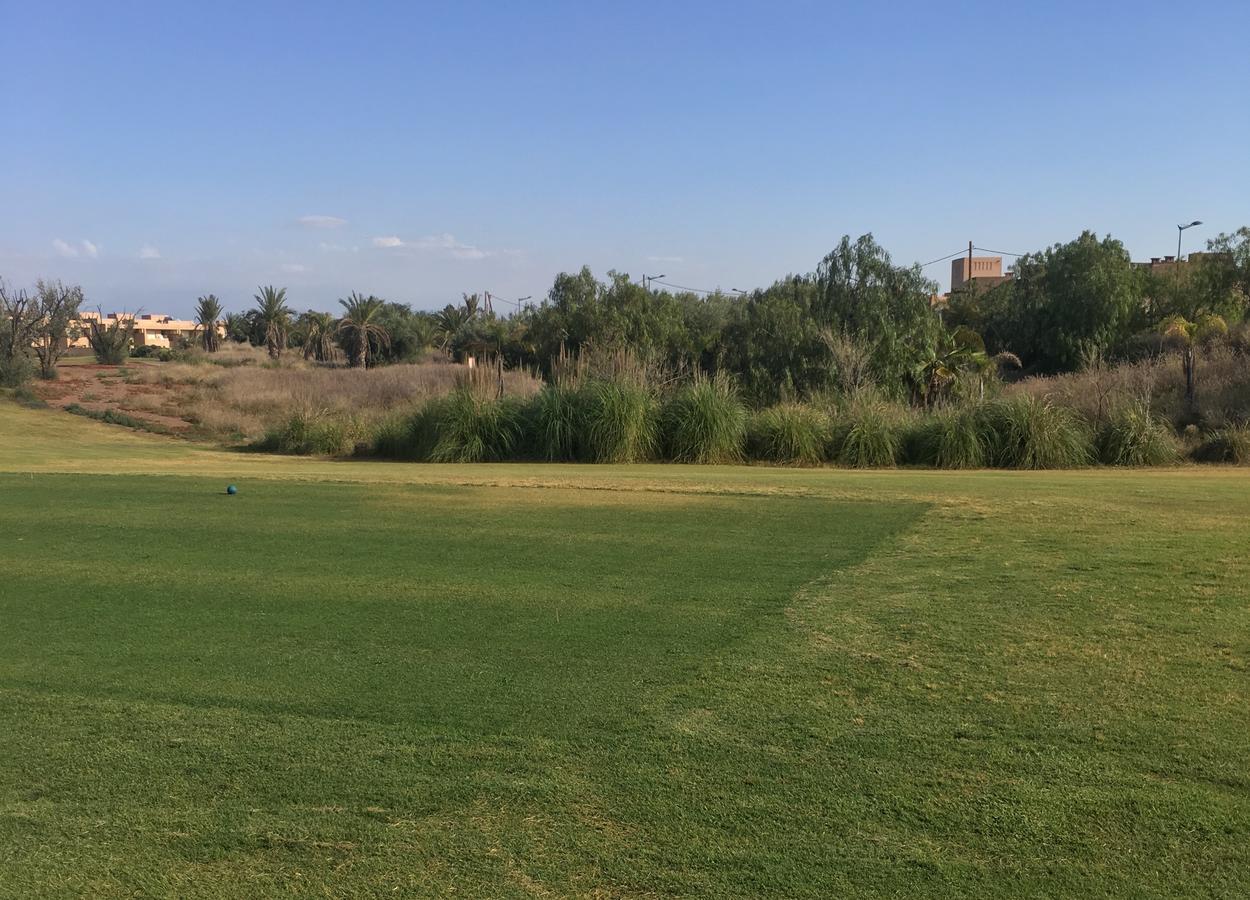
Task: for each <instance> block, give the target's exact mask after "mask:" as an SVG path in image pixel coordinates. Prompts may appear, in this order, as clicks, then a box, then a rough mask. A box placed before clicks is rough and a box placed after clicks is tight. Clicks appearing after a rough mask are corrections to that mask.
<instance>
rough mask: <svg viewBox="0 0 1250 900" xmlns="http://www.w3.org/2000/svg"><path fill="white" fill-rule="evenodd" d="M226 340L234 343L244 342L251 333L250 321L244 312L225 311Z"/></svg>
mask: <svg viewBox="0 0 1250 900" xmlns="http://www.w3.org/2000/svg"><path fill="white" fill-rule="evenodd" d="M225 324H226V340H230V341H234V342H235V343H236V344H246V343H247V342H248V340H249V339H250V335H251V322H250V321H248V317H247V315H246V314H244V313H227V314H226V319H225Z"/></svg>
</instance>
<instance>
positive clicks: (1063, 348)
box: [1005, 231, 1146, 373]
mask: <svg viewBox="0 0 1250 900" xmlns="http://www.w3.org/2000/svg"><path fill="white" fill-rule="evenodd" d="M1143 288H1144V279H1143V276H1142V275H1141V274H1140V273H1139V272H1138V270H1136V269H1134V267H1133V264H1132V262H1131V261H1130V259H1129V255H1128V251H1127V250H1125V249H1124V245H1123V244H1122V243H1120V242H1119V241H1117V240H1115V239H1113V238H1111V237H1110V236H1108V237H1106V238H1103V239H1102V240H1099V239H1098V236H1097V235H1095V234H1094V233H1093V232H1091V231H1086V232H1083V233H1082V234H1081V235H1080V237H1078V238H1077V239H1076V240H1073V241H1069V242H1068V243H1066V244H1055V245H1054V246H1053V247H1050V248H1049V249H1047V250H1044V251H1042V252H1041V253H1031V254H1028V255H1026V256H1022V257H1020V259H1019V260H1018V261H1017V262H1016V267H1015V277H1014V279H1013V280H1012V281H1011V282H1010V283H1009V285H1008V286H1007V291H1006V292H1005V293H1006V296H1007V298H1008V301H1009V302H1008V306H1009V307H1010V316H1011V318H1012V319H1013V321H1012V323H1011V325H1010V326H1009V327H1008V328H1007V329H1006V330H1007V331H1008V332H1009V333H1010V337H1009V340H1010V341H1011V343H1009V344H1008V346H1009V347H1010V349H1012V350H1014V351H1015V352H1017V353H1019V354H1020V356H1021V357H1022V358H1023V359H1024V361H1025V362H1026V363H1027V364H1028V365H1030V366H1031V367H1033V368H1035V369H1038V370H1040V371H1042V372H1048V373H1050V372H1067V371H1074V370H1076V369H1078V368H1080V366H1081V364H1082V362H1083V361H1084V360H1086V359H1090V358H1093V357H1108V356H1113V355H1115V354H1117V353H1119V352H1121V351H1122V350H1123V349H1124V347H1125V345H1126V343H1127V341H1128V339H1129V337H1130V336H1131V335H1132V334H1133V333H1134V332H1135V331H1140V330H1141V328H1143V327H1145V325H1146V321H1143V316H1144V308H1143V304H1142V295H1143Z"/></svg>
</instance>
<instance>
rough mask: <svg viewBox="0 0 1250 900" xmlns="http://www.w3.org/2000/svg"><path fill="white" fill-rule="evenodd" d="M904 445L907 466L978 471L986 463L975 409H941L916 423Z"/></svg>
mask: <svg viewBox="0 0 1250 900" xmlns="http://www.w3.org/2000/svg"><path fill="white" fill-rule="evenodd" d="M908 445H909V446H908V450H907V461H908V462H912V463H915V464H917V465H922V466H930V467H932V468H937V469H980V468H984V467H985V466H986V465H987V464H988V460H989V453H988V447H987V446H986V436H985V434H984V430H983V429H982V427H981V422H980V418H979V411H978V408H977V407H975V406H965V407H960V408H956V409H943V410H939V411H938V412H936V413H934V414H933V415H931V416H928V417H926V418H923V419H920V420H919V421H918V422H917V424H916V426H915V427H914V428H913V429H912V432H911V435H910V440H909V441H908Z"/></svg>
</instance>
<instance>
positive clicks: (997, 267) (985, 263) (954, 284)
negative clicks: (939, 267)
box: [929, 256, 1013, 309]
mask: <svg viewBox="0 0 1250 900" xmlns="http://www.w3.org/2000/svg"><path fill="white" fill-rule="evenodd" d="M1012 277H1013V275H1012V273H1011V272H1003V258H1002V257H1001V256H973V257H971V258H969V257H967V256H958V257H956V258H955V259H952V260H951V289H950V292H949V293H946V294H934V295H933V296H932V297H930V298H929V305H930V306H933V307H934V308H937V309H943V308H945V307H947V306H948V305H950V298H951V294H953V293H955V291H962V290H967V289H968V288H970V287H971V288H976V289H978V290H988V289H990V288H992V287H997V286H998V285H1000V284H1002V283H1003V282H1006V281H1011V279H1012Z"/></svg>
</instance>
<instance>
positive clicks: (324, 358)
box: [297, 309, 338, 362]
mask: <svg viewBox="0 0 1250 900" xmlns="http://www.w3.org/2000/svg"><path fill="white" fill-rule="evenodd" d="M297 325H298V327H299V330H300V331H301V332H302V333H303V338H304V359H315V360H316V361H317V362H329V361H330V360H332V359H334V332H335V331H336V330H337V328H338V323H337V322H336V321H335V319H334V316H333V314H331V313H328V312H314V311H313V310H311V309H310V310H309V311H308V312H306V313H304V314H302V315H301V316H300V317H299V321H298V322H297Z"/></svg>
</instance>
